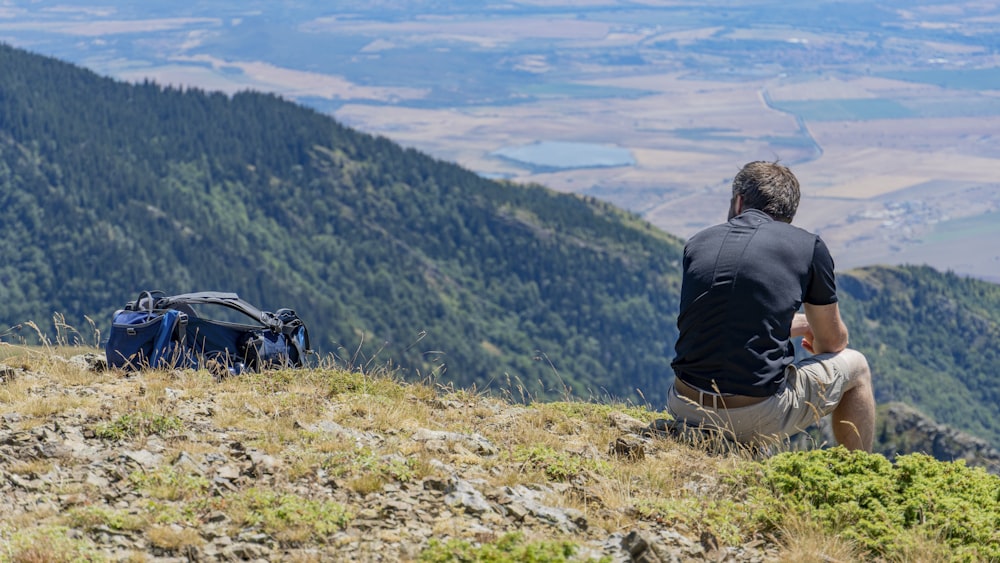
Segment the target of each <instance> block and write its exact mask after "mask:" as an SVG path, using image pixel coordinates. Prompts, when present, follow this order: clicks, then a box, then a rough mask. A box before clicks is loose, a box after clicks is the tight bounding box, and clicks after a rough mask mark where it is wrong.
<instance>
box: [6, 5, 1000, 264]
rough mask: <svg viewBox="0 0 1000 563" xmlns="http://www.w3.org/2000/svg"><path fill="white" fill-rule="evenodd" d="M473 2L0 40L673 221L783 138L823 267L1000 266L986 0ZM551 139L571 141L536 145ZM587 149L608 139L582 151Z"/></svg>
mask: <svg viewBox="0 0 1000 563" xmlns="http://www.w3.org/2000/svg"><path fill="white" fill-rule="evenodd" d="M469 6H470V5H468V4H467V3H462V2H457V1H442V2H430V1H425V2H419V1H418V2H395V1H380V2H374V3H369V2H360V1H347V2H338V3H337V8H336V10H333V9H330V8H325V7H318V6H313V5H310V4H301V3H300V4H287V3H283V4H281V5H272V4H271V3H264V2H250V3H243V2H239V3H237V2H225V1H214V2H213V1H200V2H190V3H185V4H184V5H183V6H178V5H176V3H174V2H167V1H165V0H159V1H151V2H144V3H142V4H141V7H136V5H133V4H131V3H126V2H121V1H112V2H104V3H101V4H99V5H98V4H93V5H90V4H87V3H85V2H75V3H73V4H64V3H60V4H56V3H52V2H30V3H29V2H7V3H5V4H4V5H3V6H2V7H0V39H2V40H3V41H5V42H9V43H10V44H13V45H15V46H19V47H23V48H27V49H31V50H34V51H36V52H39V53H42V54H48V55H52V56H57V57H60V58H63V59H65V60H68V61H72V62H75V63H78V64H81V65H83V66H87V67H89V68H92V69H94V70H96V71H97V72H99V73H102V74H105V75H109V76H112V77H115V78H119V79H127V80H133V81H142V80H146V79H151V80H154V81H157V82H159V83H162V84H173V85H187V86H194V87H198V88H201V89H206V90H213V91H214V90H219V91H224V92H229V93H233V92H236V91H239V90H245V89H254V90H261V91H268V92H275V93H279V94H280V95H282V96H283V97H286V98H288V99H294V100H297V101H299V102H301V103H303V104H306V105H310V106H312V107H314V108H317V109H320V110H321V111H324V112H327V113H330V114H331V115H333V116H335V117H336V118H337V119H338V120H340V121H341V122H343V123H345V124H347V125H349V126H352V127H355V128H358V129H361V130H363V131H366V132H370V133H375V134H380V135H384V136H386V137H389V138H391V139H392V140H394V141H397V142H400V143H402V144H404V145H406V146H411V147H415V148H417V149H419V150H421V151H424V152H427V153H429V154H430V155H432V156H435V157H437V158H441V159H444V160H448V161H452V162H456V163H459V164H461V165H463V166H465V167H467V168H469V169H471V170H474V171H476V172H479V173H481V174H483V175H485V176H488V177H492V178H497V177H500V178H510V179H513V180H516V181H520V182H538V183H542V184H544V185H547V186H549V187H552V188H554V189H557V190H561V191H571V192H576V193H581V194H588V195H593V196H595V197H598V198H601V199H604V200H607V201H610V202H612V203H615V204H616V205H619V206H622V207H625V208H627V209H629V210H632V211H635V212H638V213H641V214H642V215H643V216H644V217H646V218H647V219H649V220H650V221H651V222H653V223H654V224H655V225H657V226H659V227H661V228H663V229H665V230H667V231H668V232H670V233H672V234H676V235H678V236H681V237H687V236H690V235H691V234H693V233H694V232H695V231H697V230H698V229H700V228H702V227H704V226H706V225H708V224H711V223H713V222H716V221H718V220H720V219H721V218H722V216H723V214H724V212H725V208H726V204H727V199H728V189H729V187H728V183H729V179H730V178H731V176H732V175H733V174H734V173H735V171H736V170H738V169H739V167H740V165H741V164H743V163H744V162H746V161H749V160H757V159H762V160H774V159H780V160H781V161H783V162H785V163H787V164H789V165H791V166H792V167H793V169H794V170H795V171H796V172H797V174H798V175H799V177H800V179H801V181H802V183H803V189H804V192H805V198H804V200H803V204H802V207H801V211H800V216H799V218H798V220H797V222H798V223H799V224H800V225H802V226H804V227H806V228H810V229H813V230H816V231H819V232H820V233H822V234H823V236H824V237H825V238H826V239H827V240H828V242H829V243H830V245H831V247H833V250H834V253H835V256H836V258H837V263H838V267H839V268H841V269H844V268H851V267H855V266H863V265H868V264H876V263H918V264H919V263H927V264H930V265H932V266H934V267H936V268H938V269H942V270H946V269H950V270H953V271H956V272H957V273H961V274H968V275H973V276H976V277H979V278H982V279H987V280H993V281H1000V247H998V246H997V245H994V244H991V243H989V242H987V241H991V240H993V239H994V238H995V236H996V235H997V234H998V232H1000V221H997V220H996V219H997V215H996V213H998V212H1000V211H998V210H1000V189H998V187H1000V184H998V182H997V180H996V175H995V171H996V170H997V169H998V165H1000V143H998V138H997V135H996V131H998V130H1000V68H998V66H1000V64H998V62H997V60H996V45H994V42H995V33H994V30H995V26H996V23H997V22H998V20H1000V7H998V6H997V5H995V4H992V3H986V4H984V3H963V2H959V3H955V2H950V1H937V2H925V3H921V4H920V5H919V6H913V5H912V4H911V3H908V2H903V1H901V0H896V1H893V2H888V3H881V4H879V5H877V6H875V5H871V4H869V3H866V2H816V3H809V4H805V5H788V4H787V3H781V4H780V9H775V6H779V4H778V3H776V2H773V1H768V0H751V1H745V2H739V3H736V5H734V3H732V2H707V3H703V2H697V3H696V2H668V3H655V4H654V3H635V2H627V1H625V0H595V1H592V2H586V3H583V4H578V3H569V2H566V3H559V2H555V3H553V2H547V1H543V0H518V1H514V2H507V3H503V4H488V5H485V6H480V5H478V4H477V5H475V7H474V8H472V7H469ZM552 143H556V144H567V143H570V144H576V146H577V147H578V149H579V150H578V151H576V154H575V156H572V155H571V156H570V157H568V158H567V159H566V160H564V161H561V162H560V161H556V162H551V161H545V162H544V165H541V166H540V165H538V162H536V161H535V159H533V158H532V157H531V156H530V151H531V150H532V147H537V146H550V145H551V144H552ZM602 148H604V149H607V150H611V151H624V152H625V153H626V155H627V157H626V158H625V159H624V160H622V159H620V158H619V159H617V160H616V159H611V160H606V159H601V158H599V157H596V158H594V159H592V160H590V161H588V160H587V159H586V155H589V154H598V155H599V154H601V149H602ZM511 153H515V154H519V155H522V156H521V157H519V158H521V160H519V159H518V158H511V157H510V156H509V155H510V154H511ZM525 154H528V155H529V156H527V157H524V156H523V155H525ZM581 155H582V156H581Z"/></svg>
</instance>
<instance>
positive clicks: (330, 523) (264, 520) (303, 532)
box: [225, 488, 352, 543]
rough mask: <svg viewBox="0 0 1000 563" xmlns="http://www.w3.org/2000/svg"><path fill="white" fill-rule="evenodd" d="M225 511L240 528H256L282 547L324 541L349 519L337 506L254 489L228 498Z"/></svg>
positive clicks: (342, 509) (297, 496)
mask: <svg viewBox="0 0 1000 563" xmlns="http://www.w3.org/2000/svg"><path fill="white" fill-rule="evenodd" d="M225 510H226V512H227V513H228V514H229V516H230V517H231V518H232V519H233V521H235V522H237V523H239V524H240V525H243V526H251V527H259V528H260V529H261V530H263V531H264V532H265V533H268V534H271V535H273V536H274V537H276V538H278V539H279V540H280V541H282V542H284V543H301V542H305V541H323V539H324V538H326V537H328V536H329V535H330V534H332V533H333V532H336V531H338V530H341V529H343V528H344V527H345V526H347V524H348V523H349V522H350V521H351V518H352V516H351V514H350V513H349V512H348V511H347V509H346V508H345V507H344V506H343V505H341V504H339V503H336V502H332V501H327V500H314V499H307V498H304V497H301V496H299V495H294V494H281V493H278V492H275V491H268V490H264V489H256V488H254V489H249V490H247V491H242V492H240V493H236V494H233V495H227V496H226V509H225Z"/></svg>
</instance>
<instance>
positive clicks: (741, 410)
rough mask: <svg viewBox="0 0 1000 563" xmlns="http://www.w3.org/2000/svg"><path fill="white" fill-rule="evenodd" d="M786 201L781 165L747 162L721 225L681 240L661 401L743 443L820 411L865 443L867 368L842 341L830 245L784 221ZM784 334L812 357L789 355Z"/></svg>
mask: <svg viewBox="0 0 1000 563" xmlns="http://www.w3.org/2000/svg"><path fill="white" fill-rule="evenodd" d="M798 205H799V182H798V180H797V179H796V178H795V176H794V175H793V174H792V172H791V170H789V169H788V168H786V167H785V166H782V165H779V164H777V163H769V162H760V161H758V162H751V163H749V164H747V165H746V166H744V167H743V169H742V170H740V172H739V174H737V175H736V178H735V179H734V180H733V196H732V200H731V202H730V204H729V221H728V222H726V223H724V224H722V225H717V226H714V227H710V228H708V229H705V230H704V231H701V232H699V233H697V234H696V235H694V236H693V237H691V239H690V240H689V241H688V243H687V245H686V246H685V248H684V278H683V282H682V287H681V302H680V315H679V316H678V318H677V326H678V328H679V330H680V337H679V338H678V340H677V345H676V358H675V359H674V361H673V364H672V365H673V368H674V374H675V378H674V385H673V388H672V389H670V391H669V395H668V400H667V409H668V411H669V412H670V413H671V415H673V417H674V418H675V419H677V420H683V421H684V422H685V423H686V424H687V425H692V426H705V427H709V428H715V429H719V430H721V431H722V432H723V433H724V435H726V436H727V437H729V438H731V439H734V440H736V441H738V442H743V443H751V444H767V443H773V442H774V441H778V440H784V439H786V438H787V437H789V436H791V435H793V434H796V433H798V432H801V431H803V430H805V429H806V428H807V427H809V426H810V425H812V424H813V423H815V422H817V421H818V420H819V419H820V418H822V417H823V416H825V415H827V414H831V413H832V414H833V433H834V437H835V438H836V439H837V442H838V443H839V444H841V445H843V446H845V447H847V448H848V449H862V450H866V451H871V449H872V442H873V439H874V433H875V398H874V396H873V395H872V383H871V372H870V370H869V368H868V362H867V360H866V359H865V357H864V356H863V355H862V354H861V353H860V352H857V351H855V350H852V349H849V348H847V327H846V326H844V323H843V321H842V320H841V317H840V309H839V308H838V305H837V292H836V283H835V279H834V272H833V269H834V265H833V258H832V257H831V256H830V252H829V251H828V250H827V247H826V245H825V244H824V243H823V241H822V240H821V239H820V237H819V236H818V235H815V234H812V233H809V232H807V231H805V230H803V229H800V228H798V227H793V226H792V225H791V222H792V217H793V216H794V215H795V211H796V209H797V208H798ZM800 305H802V306H803V309H804V314H803V313H799V312H797V311H798V310H799V306H800ZM796 337H803V340H802V347H803V348H804V349H805V350H806V351H807V352H809V353H811V354H813V355H812V356H811V357H808V358H806V359H805V360H802V361H799V362H798V363H795V361H794V360H795V357H794V346H793V344H792V338H796Z"/></svg>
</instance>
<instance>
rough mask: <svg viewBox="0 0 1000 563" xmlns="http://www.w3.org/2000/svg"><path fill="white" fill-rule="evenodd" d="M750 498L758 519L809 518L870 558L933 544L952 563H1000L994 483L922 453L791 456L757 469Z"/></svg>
mask: <svg viewBox="0 0 1000 563" xmlns="http://www.w3.org/2000/svg"><path fill="white" fill-rule="evenodd" d="M759 469H760V471H761V473H760V474H759V475H758V476H757V477H758V478H760V481H759V482H758V483H759V484H758V485H756V486H754V487H751V489H750V490H749V491H748V496H749V497H750V498H751V499H752V501H751V505H752V506H754V507H755V510H756V514H755V516H756V517H757V518H758V519H759V521H761V522H763V523H766V524H769V525H773V526H774V527H775V528H778V527H781V526H782V523H783V521H784V519H785V518H801V517H806V518H812V519H814V520H816V521H817V522H820V523H821V524H822V525H823V526H825V528H826V529H827V530H828V531H829V532H831V533H835V534H838V535H841V536H843V537H846V538H849V539H851V540H853V541H855V542H856V543H857V544H858V545H859V546H861V547H862V548H864V549H866V550H868V551H869V552H871V553H872V554H877V555H882V556H889V555H891V554H894V553H901V552H912V550H913V549H915V548H916V546H915V545H913V542H914V541H919V539H920V538H924V539H935V540H936V541H939V542H942V543H945V544H946V545H948V547H949V548H950V549H951V555H952V559H953V560H954V561H1000V477H997V476H995V475H990V474H989V473H987V472H985V471H984V470H982V469H978V468H970V467H967V466H966V465H965V463H964V462H962V461H958V462H940V461H937V460H935V459H933V458H931V457H930V456H927V455H923V454H911V455H906V456H900V457H899V458H897V460H896V462H895V463H890V462H889V461H888V460H887V459H886V458H885V457H883V456H881V455H877V454H866V453H863V452H848V451H847V450H845V449H843V448H834V449H830V450H816V451H809V452H792V453H785V454H781V455H777V456H775V457H773V458H771V459H769V460H767V461H765V462H762V463H761V464H759Z"/></svg>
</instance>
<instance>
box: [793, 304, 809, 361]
mask: <svg viewBox="0 0 1000 563" xmlns="http://www.w3.org/2000/svg"><path fill="white" fill-rule="evenodd" d="M791 335H792V338H798V337H800V336H801V337H802V348H803V349H804V350H805V351H806V352H809V353H810V354H815V352H813V345H812V343H813V338H815V336H814V335H813V331H812V327H810V326H809V319H808V318H806V316H805V315H804V314H802V313H795V316H794V317H792V331H791Z"/></svg>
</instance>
